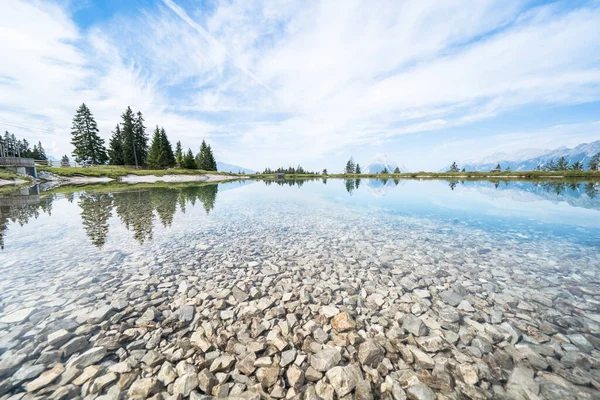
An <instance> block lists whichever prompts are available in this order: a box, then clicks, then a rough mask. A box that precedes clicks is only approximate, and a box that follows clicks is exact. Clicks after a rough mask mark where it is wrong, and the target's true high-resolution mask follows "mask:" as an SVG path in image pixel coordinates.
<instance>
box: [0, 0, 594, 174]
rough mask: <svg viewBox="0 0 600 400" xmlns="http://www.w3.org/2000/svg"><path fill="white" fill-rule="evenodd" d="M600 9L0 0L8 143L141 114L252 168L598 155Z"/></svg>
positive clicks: (62, 135)
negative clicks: (84, 121) (83, 108)
mask: <svg viewBox="0 0 600 400" xmlns="http://www.w3.org/2000/svg"><path fill="white" fill-rule="evenodd" d="M599 38H600V1H579V0H569V1H567V0H565V1H552V2H548V1H539V0H538V1H526V0H522V1H519V0H456V1H455V0H445V1H443V2H440V1H434V0H420V1H397V0H390V1H385V0H381V1H377V2H370V1H355V0H344V1H341V0H340V1H337V0H327V1H308V2H307V1H300V0H298V1H296V0H280V1H255V0H228V1H220V0H198V1H192V0H129V1H121V0H77V1H75V0H54V1H48V0H47V1H29V0H2V1H0V54H2V60H1V61H0V131H5V130H8V131H9V132H11V133H14V134H15V135H16V136H18V137H25V138H27V139H28V140H29V142H37V141H38V140H41V141H42V143H43V144H44V147H45V148H46V152H47V153H48V154H50V155H53V156H55V157H57V158H59V157H60V156H62V155H63V154H70V153H71V152H72V150H73V148H72V146H71V145H70V128H71V123H72V118H73V115H74V113H75V110H76V109H77V107H78V106H79V105H80V104H81V103H82V102H85V103H86V105H87V106H88V107H89V108H90V109H91V111H92V113H93V114H94V116H95V118H96V120H97V122H98V126H99V129H100V135H101V136H102V137H103V138H104V139H105V140H106V142H107V143H108V139H109V137H110V135H111V131H112V130H114V127H115V126H116V124H117V123H118V122H119V120H120V115H121V114H122V113H123V111H124V110H125V109H126V108H127V106H131V107H132V109H134V110H135V111H137V110H140V111H142V113H143V114H144V117H145V119H146V125H147V126H148V127H149V129H148V131H149V133H150V131H151V130H152V128H153V127H154V126H156V125H159V126H162V127H164V128H165V130H166V131H167V134H168V135H169V138H170V140H171V142H172V143H173V144H174V143H175V142H176V141H178V140H180V141H181V142H182V145H183V147H184V149H187V148H188V147H189V148H192V149H193V150H194V151H197V150H198V148H199V145H200V143H201V141H202V140H203V139H204V140H206V141H207V142H208V143H209V144H211V146H212V148H213V149H214V152H215V156H216V158H217V160H218V161H222V162H227V163H231V164H235V165H239V166H243V167H246V168H251V169H255V170H262V169H264V168H265V167H278V166H290V165H293V166H295V165H298V164H300V165H302V166H303V167H305V168H308V169H313V170H318V171H320V170H321V169H323V168H328V170H329V171H330V172H333V171H339V170H342V169H343V167H344V166H345V163H346V160H347V159H348V158H349V157H350V156H353V157H354V158H355V159H356V160H357V161H358V162H359V163H361V164H362V165H366V164H367V163H368V162H369V160H370V159H371V158H373V157H374V156H375V155H376V154H386V155H387V156H388V157H389V158H390V159H391V160H393V161H395V162H397V163H398V164H400V165H404V166H406V168H408V169H409V170H411V171H417V170H439V169H440V168H443V167H444V166H446V165H449V164H450V163H451V162H452V161H454V160H458V161H474V160H478V159H481V158H484V157H487V156H489V155H492V154H495V153H499V152H504V153H511V152H515V151H517V150H521V149H553V148H556V147H560V146H567V147H573V146H575V145H577V144H580V143H585V142H590V141H594V140H600V39H599Z"/></svg>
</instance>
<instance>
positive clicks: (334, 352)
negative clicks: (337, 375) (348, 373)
mask: <svg viewBox="0 0 600 400" xmlns="http://www.w3.org/2000/svg"><path fill="white" fill-rule="evenodd" d="M341 360H342V354H341V353H340V352H339V350H338V349H335V348H327V349H324V350H321V351H320V352H318V353H316V354H313V355H312V356H311V358H310V365H311V366H312V367H313V368H314V369H315V370H317V371H321V372H326V371H328V370H330V369H331V368H333V367H335V366H336V365H338V364H339V362H340V361H341Z"/></svg>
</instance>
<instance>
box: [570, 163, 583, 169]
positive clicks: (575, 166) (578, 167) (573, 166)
mask: <svg viewBox="0 0 600 400" xmlns="http://www.w3.org/2000/svg"><path fill="white" fill-rule="evenodd" d="M571 169H572V170H573V171H583V163H582V162H581V161H577V162H575V163H573V165H571Z"/></svg>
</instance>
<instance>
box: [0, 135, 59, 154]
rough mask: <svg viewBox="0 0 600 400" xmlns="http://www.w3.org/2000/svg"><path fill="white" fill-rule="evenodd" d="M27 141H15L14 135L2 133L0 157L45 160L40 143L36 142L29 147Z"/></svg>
mask: <svg viewBox="0 0 600 400" xmlns="http://www.w3.org/2000/svg"><path fill="white" fill-rule="evenodd" d="M29 146H30V145H29V142H28V141H27V139H17V137H16V136H15V134H14V133H9V132H8V131H5V132H4V136H0V157H24V158H33V159H35V160H47V159H48V157H47V156H46V151H45V150H44V147H43V146H42V142H40V141H38V143H37V144H34V145H33V148H30V147H29Z"/></svg>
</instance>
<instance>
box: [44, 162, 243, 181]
mask: <svg viewBox="0 0 600 400" xmlns="http://www.w3.org/2000/svg"><path fill="white" fill-rule="evenodd" d="M38 171H44V172H51V173H53V174H56V175H60V176H92V177H108V178H112V179H117V178H119V177H122V176H127V175H155V176H164V175H203V174H215V175H236V174H230V173H228V172H215V171H201V170H197V169H177V168H170V169H156V170H154V169H130V168H124V167H120V166H118V165H115V166H112V165H103V166H98V167H87V168H74V167H38Z"/></svg>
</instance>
